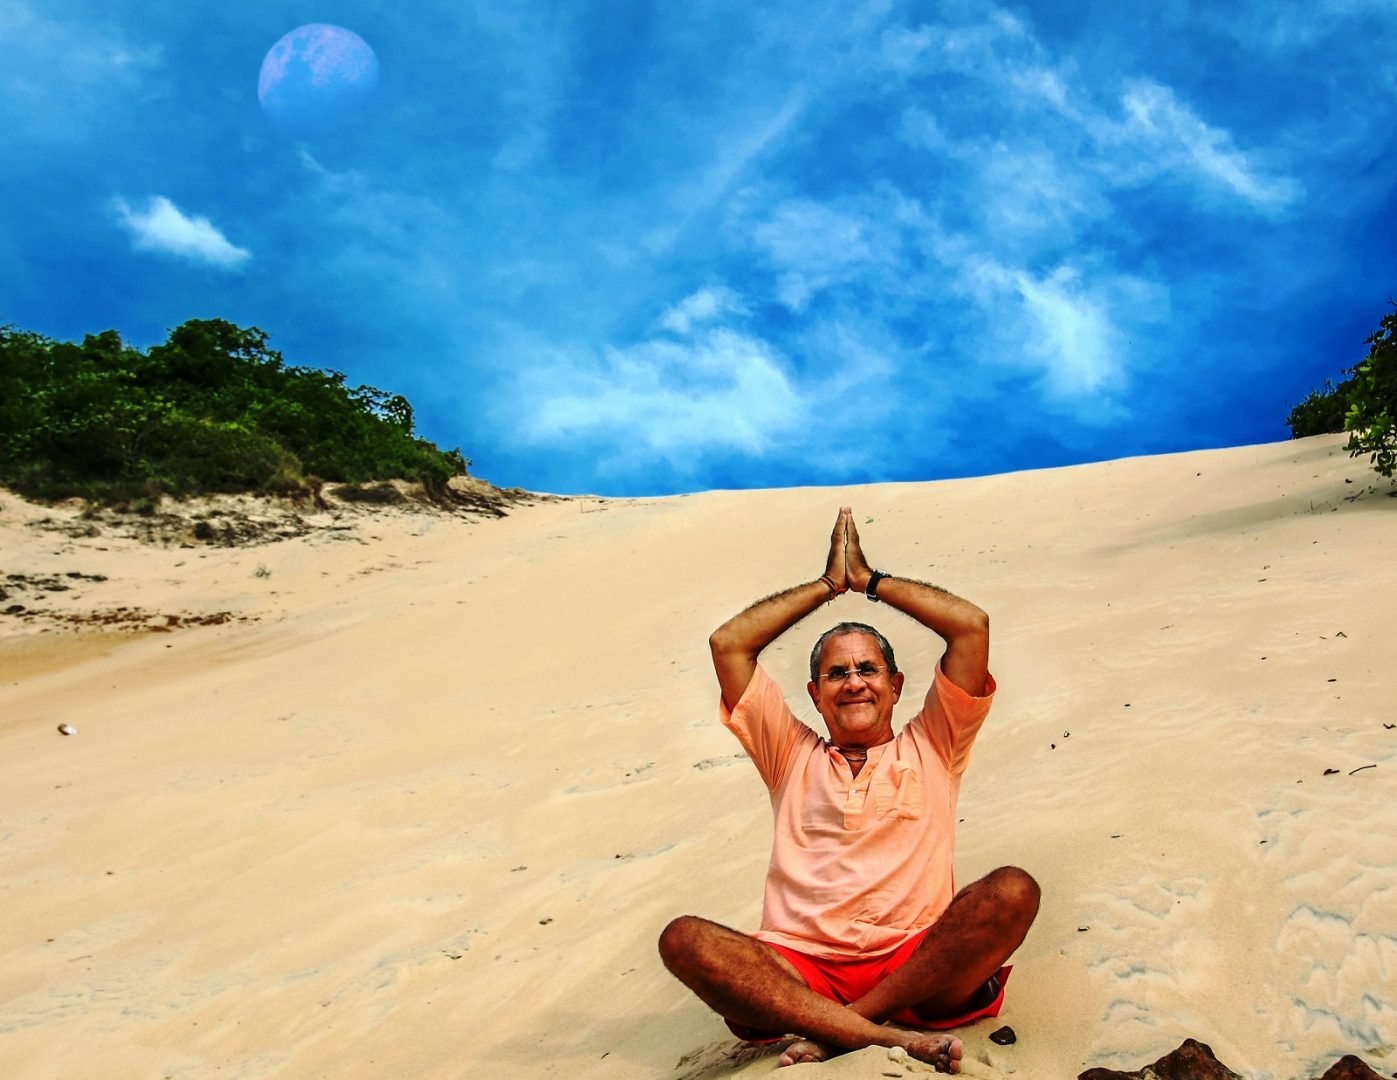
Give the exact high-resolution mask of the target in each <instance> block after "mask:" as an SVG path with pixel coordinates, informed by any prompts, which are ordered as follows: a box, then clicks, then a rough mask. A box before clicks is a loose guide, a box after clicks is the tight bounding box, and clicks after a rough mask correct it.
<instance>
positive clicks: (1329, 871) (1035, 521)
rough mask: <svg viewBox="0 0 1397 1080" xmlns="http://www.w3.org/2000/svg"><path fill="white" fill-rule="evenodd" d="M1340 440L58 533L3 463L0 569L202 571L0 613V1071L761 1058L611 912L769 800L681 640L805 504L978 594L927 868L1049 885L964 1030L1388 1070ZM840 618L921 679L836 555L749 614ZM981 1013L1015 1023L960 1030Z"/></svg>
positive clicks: (231, 1071) (1389, 635)
mask: <svg viewBox="0 0 1397 1080" xmlns="http://www.w3.org/2000/svg"><path fill="white" fill-rule="evenodd" d="M1341 441H1342V440H1341V439H1338V438H1332V437H1326V438H1320V439H1311V440H1305V441H1302V442H1298V443H1287V444H1277V445H1271V446H1261V447H1249V448H1242V449H1235V450H1226V451H1219V452H1200V453H1193V454H1185V455H1177V456H1169V457H1160V458H1149V459H1138V460H1129V461H1119V462H1111V463H1107V464H1101V465H1094V466H1086V467H1081V468H1073V469H1062V470H1054V471H1047V472H1034V473H1021V474H1014V475H1008V476H1001V477H989V478H984V479H976V480H966V481H954V482H942V483H932V484H917V485H878V486H870V487H861V488H841V489H828V490H816V489H805V490H791V491H766V492H744V493H711V494H704V495H695V496H690V497H683V498H671V499H657V500H635V501H626V500H617V501H607V502H601V501H597V500H572V501H567V502H558V503H550V504H542V505H536V506H531V507H523V508H518V509H516V510H515V511H514V512H513V513H512V514H511V515H510V516H509V517H508V518H506V519H504V520H501V521H479V522H468V521H465V520H462V519H460V518H436V517H428V516H423V515H419V514H410V513H405V512H401V511H392V512H389V513H387V514H386V515H384V516H380V517H374V518H361V519H358V520H357V524H355V525H354V527H353V529H349V530H341V531H339V532H319V533H311V534H309V535H306V536H302V537H299V538H295V539H290V540H286V541H283V542H281V543H278V544H274V545H270V546H263V547H257V548H244V549H217V548H215V549H204V548H169V549H162V548H151V547H141V546H139V545H137V544H136V543H135V542H134V541H116V540H112V539H110V538H109V537H105V536H99V537H85V538H84V537H75V538H70V537H65V536H62V535H61V534H56V533H52V532H45V531H41V530H38V529H35V528H32V527H30V526H28V525H27V524H26V522H27V521H29V520H32V519H33V518H34V517H35V516H36V515H37V513H38V512H37V511H35V510H33V509H32V508H27V507H24V506H23V505H22V504H20V503H19V502H18V501H17V500H15V499H14V498H12V497H10V496H8V495H3V494H0V577H3V575H4V574H6V573H13V572H22V573H25V574H29V575H61V574H66V573H69V572H77V573H84V574H88V575H92V576H94V577H95V576H105V578H106V580H105V581H101V582H96V581H91V580H89V579H71V580H74V581H78V582H80V584H81V586H82V587H81V588H73V589H71V590H69V591H68V592H65V593H62V594H54V596H55V597H56V599H54V600H53V603H55V604H58V603H60V602H61V604H66V605H67V606H68V607H67V609H66V610H73V611H77V610H87V611H91V610H109V609H111V608H113V607H117V606H123V605H125V606H137V607H140V608H141V609H142V610H145V611H148V612H151V613H155V614H165V615H168V614H171V613H177V614H181V615H188V614H199V613H205V614H207V613H213V612H227V613H229V615H230V618H229V621H226V622H224V623H222V624H221V625H210V626H193V627H183V626H180V627H176V628H175V629H173V630H172V631H171V632H169V633H145V634H134V635H132V634H122V633H119V632H115V631H110V630H108V631H105V632H102V633H101V634H100V636H98V633H97V632H96V631H90V630H89V631H84V632H83V633H81V634H78V633H75V632H73V631H71V630H63V629H56V630H53V631H51V632H49V633H47V634H39V633H37V630H38V628H39V626H40V625H45V624H41V623H28V624H24V623H20V622H18V621H17V620H16V618H15V617H9V618H0V898H3V900H2V901H0V902H2V903H3V918H0V1074H3V1075H5V1076H7V1077H23V1078H31V1077H32V1078H38V1077H54V1078H58V1077H63V1078H70V1077H203V1076H215V1075H216V1076H219V1077H227V1078H234V1077H248V1078H250V1077H270V1076H276V1077H297V1078H299V1077H335V1078H340V1077H344V1078H356V1077H363V1078H370V1077H373V1078H380V1077H423V1078H426V1077H465V1076H479V1077H497V1076H498V1077H532V1076H553V1075H557V1076H566V1077H569V1078H587V1077H623V1078H624V1077H637V1078H640V1077H643V1078H664V1077H670V1078H674V1080H680V1078H683V1080H700V1078H709V1077H717V1076H723V1075H729V1074H733V1073H738V1074H740V1075H743V1076H748V1075H755V1074H764V1073H766V1072H768V1071H770V1070H771V1069H772V1067H773V1064H774V1063H773V1060H772V1058H771V1057H770V1056H764V1057H757V1058H754V1059H750V1060H744V1055H741V1054H734V1053H733V1050H734V1048H735V1047H736V1046H737V1044H735V1043H734V1042H733V1041H732V1040H730V1039H728V1038H726V1037H725V1036H726V1032H725V1030H724V1029H723V1028H722V1027H721V1025H720V1024H719V1023H718V1021H717V1020H716V1019H715V1018H714V1017H713V1016H712V1015H711V1014H710V1013H708V1012H707V1011H706V1010H705V1009H704V1008H703V1007H702V1006H701V1005H700V1004H699V1003H697V1002H696V1001H695V1000H692V999H691V998H690V997H689V996H688V995H687V994H686V992H684V991H683V990H682V989H681V988H680V987H679V986H678V985H677V984H675V983H674V982H673V981H672V980H671V979H670V978H669V977H668V976H667V975H666V973H665V972H664V971H663V970H662V968H661V967H660V965H659V963H658V960H657V958H656V956H655V951H654V945H653V941H654V938H655V935H656V934H657V933H658V931H659V929H660V928H661V927H662V926H663V925H664V923H665V922H666V921H667V920H668V919H669V918H670V917H672V916H674V915H676V914H680V913H683V912H691V913H695V914H702V915H706V916H708V917H711V918H715V919H719V920H721V921H725V922H729V923H731V924H734V925H738V926H749V925H751V924H753V922H754V921H755V918H756V915H757V910H758V900H759V895H760V884H761V877H762V871H763V867H764V864H765V859H766V845H767V842H768V837H769V831H768V820H767V815H768V811H767V809H766V804H765V799H764V794H763V791H762V789H761V786H760V783H759V781H758V780H757V779H756V777H755V774H754V773H753V771H752V770H751V769H750V767H749V766H748V765H747V764H746V763H745V761H744V760H743V759H741V758H739V757H738V756H737V754H738V748H737V746H736V743H735V742H734V741H733V740H732V739H731V737H730V736H729V735H728V734H727V733H726V732H724V731H723V730H722V729H721V728H719V727H718V725H717V724H716V723H715V720H714V706H715V698H716V689H715V685H714V681H713V678H712V675H711V672H710V670H709V667H708V659H707V649H706V637H707V634H708V632H709V631H710V630H711V629H712V628H713V627H714V626H715V625H716V624H717V623H718V622H720V621H721V620H722V619H723V618H725V617H726V616H727V615H729V614H731V613H732V612H733V611H735V610H737V609H738V608H739V607H741V606H743V605H745V604H746V603H747V602H748V601H750V600H753V599H755V598H756V597H758V596H760V595H763V594H765V593H767V592H770V591H772V590H774V589H776V588H778V587H782V586H785V585H787V584H792V583H794V582H796V581H799V580H802V579H808V578H810V577H813V576H814V575H815V574H818V573H819V571H820V569H821V564H822V559H823V544H824V541H825V538H826V537H827V535H828V530H829V524H830V522H831V521H832V520H833V516H834V512H835V510H836V509H837V507H838V506H839V505H840V503H849V504H851V505H852V506H853V507H854V509H855V512H856V514H857V515H858V521H859V522H860V529H861V531H862V533H863V537H864V541H865V547H866V549H867V550H868V552H869V554H870V556H871V557H872V559H873V561H874V562H875V564H877V565H880V566H883V567H885V568H887V569H890V570H893V571H896V572H902V573H906V574H909V575H913V576H918V577H923V578H927V579H930V580H932V581H935V582H937V583H940V584H943V585H945V586H947V587H949V588H951V589H953V590H955V591H957V592H960V593H962V594H964V595H966V596H968V597H970V598H971V599H973V600H975V601H976V602H978V603H980V604H981V605H982V606H983V607H985V608H986V609H987V610H988V611H989V612H990V613H991V616H992V620H993V634H994V645H993V658H992V667H993V669H994V671H995V674H996V676H997V677H998V679H999V682H1000V686H1001V690H1000V697H999V700H998V703H997V705H996V708H995V711H994V713H993V714H992V716H991V718H990V722H989V724H988V725H987V727H986V729H985V732H984V733H983V735H982V737H981V740H980V743H979V745H978V746H977V749H976V752H975V760H974V762H973V763H972V766H971V771H970V774H969V776H968V778H967V782H966V785H965V790H964V794H963V798H962V803H961V809H962V816H963V818H964V825H963V826H962V827H961V829H962V832H961V840H960V848H959V851H960V856H959V873H960V876H961V877H962V879H968V878H971V877H974V876H978V875H979V874H982V873H984V872H985V871H987V870H989V869H991V868H993V867H995V866H998V865H1002V864H1005V863H1016V864H1019V865H1022V866H1024V867H1026V868H1028V869H1029V870H1030V871H1031V872H1033V873H1034V874H1035V875H1036V876H1037V877H1038V878H1039V879H1040V881H1041V882H1042V883H1043V886H1044V891H1045V906H1044V911H1043V914H1042V916H1041V917H1040V920H1039V922H1038V924H1037V925H1036V926H1035V928H1034V930H1033V932H1032V934H1031V936H1030V937H1029V939H1028V941H1027V942H1026V943H1025V945H1024V947H1023V948H1022V949H1021V950H1020V952H1019V954H1018V956H1017V957H1016V964H1017V967H1016V970H1015V975H1014V979H1013V983H1012V984H1011V988H1010V997H1009V1002H1008V1005H1007V1008H1006V1010H1005V1013H1004V1014H1003V1016H1002V1017H1001V1018H1000V1019H999V1020H998V1021H995V1022H992V1023H991V1022H985V1023H981V1024H980V1025H977V1026H974V1027H972V1028H969V1029H967V1030H966V1031H965V1032H963V1037H964V1038H965V1041H966V1050H967V1058H968V1062H967V1070H966V1071H967V1073H969V1074H971V1075H978V1076H990V1077H995V1076H1007V1075H1011V1074H1017V1075H1019V1076H1024V1077H1034V1078H1045V1080H1056V1078H1062V1077H1071V1076H1075V1075H1076V1073H1077V1071H1078V1070H1080V1069H1081V1068H1082V1067H1084V1066H1086V1065H1096V1064H1107V1065H1129V1066H1130V1067H1136V1066H1138V1065H1139V1064H1142V1063H1143V1062H1146V1061H1149V1060H1153V1059H1154V1058H1155V1057H1158V1056H1159V1055H1160V1054H1162V1053H1163V1052H1165V1051H1167V1050H1169V1049H1171V1048H1172V1047H1174V1046H1175V1045H1177V1044H1178V1043H1179V1041H1180V1040H1181V1039H1183V1038H1184V1037H1185V1036H1188V1035H1193V1036H1196V1037H1198V1038H1201V1039H1203V1040H1204V1041H1206V1042H1209V1043H1211V1044H1212V1045H1213V1047H1214V1049H1215V1050H1216V1051H1217V1053H1218V1056H1219V1058H1220V1059H1221V1060H1223V1061H1224V1062H1227V1063H1228V1064H1229V1065H1231V1066H1232V1067H1233V1068H1235V1069H1238V1070H1239V1071H1241V1072H1243V1073H1245V1074H1246V1075H1248V1076H1252V1077H1256V1078H1271V1077H1273V1078H1275V1080H1287V1078H1291V1077H1302V1076H1310V1075H1314V1074H1317V1073H1318V1072H1319V1071H1321V1070H1322V1067H1323V1066H1325V1065H1327V1064H1328V1063H1329V1062H1330V1061H1332V1060H1333V1059H1334V1058H1335V1057H1337V1056H1338V1055H1339V1054H1341V1053H1344V1052H1350V1051H1352V1052H1357V1053H1359V1054H1360V1055H1363V1056H1364V1057H1366V1058H1367V1060H1368V1061H1369V1062H1370V1063H1372V1064H1374V1065H1375V1066H1378V1067H1379V1068H1381V1069H1382V1071H1384V1072H1391V1071H1392V1070H1393V1069H1397V1047H1395V1046H1394V1044H1397V989H1395V988H1397V874H1394V870H1393V862H1394V856H1397V810H1395V809H1394V807H1397V789H1395V788H1394V779H1395V778H1397V729H1388V728H1385V727H1384V723H1387V724H1394V723H1397V691H1394V689H1393V673H1392V669H1393V658H1394V657H1397V651H1395V647H1394V645H1393V642H1394V640H1397V604H1394V597H1397V499H1393V498H1386V497H1384V496H1383V494H1382V492H1381V490H1375V487H1377V486H1378V485H1377V484H1376V481H1375V478H1374V477H1373V474H1372V473H1370V472H1368V471H1367V469H1366V468H1365V465H1364V463H1363V462H1361V461H1351V460H1350V459H1349V458H1348V457H1347V456H1346V455H1345V454H1344V453H1343V452H1342V450H1341V449H1340V448H1339V446H1340V442H1341ZM1349 479H1351V480H1352V481H1353V482H1352V483H1346V482H1345V481H1346V480H1349ZM1382 490H1385V485H1383V486H1382ZM102 548H105V550H99V549H102ZM4 606H5V604H4V603H0V609H2V608H3V607H4ZM838 617H864V618H872V619H873V620H874V621H876V622H878V623H879V624H880V625H881V626H883V627H884V628H885V629H886V630H887V631H888V633H889V635H890V636H891V637H892V639H893V642H894V644H896V645H897V646H898V647H899V660H900V662H901V664H902V666H903V667H905V668H906V669H908V670H909V672H910V677H909V688H908V689H909V692H908V693H907V694H906V695H904V705H906V703H909V702H916V701H917V700H919V699H920V696H921V693H922V689H923V688H924V687H925V685H926V677H927V673H928V672H929V670H930V667H931V665H932V664H933V663H934V661H935V658H936V656H937V655H938V652H939V650H938V648H937V642H936V640H935V639H934V638H933V637H932V636H931V635H929V634H928V633H927V632H925V631H923V630H921V629H920V628H918V627H916V626H915V625H914V624H911V623H910V622H909V621H907V620H906V619H904V618H903V617H901V616H899V615H897V614H896V613H894V612H890V611H889V610H888V609H886V608H872V607H870V606H869V605H867V603H866V602H865V601H863V600H862V599H860V598H854V597H846V598H843V599H841V600H840V601H839V602H838V603H837V604H836V605H834V607H833V608H832V609H826V610H825V611H822V612H820V613H818V614H817V615H816V616H815V617H814V618H812V620H810V622H809V623H808V624H805V625H802V626H801V627H800V628H798V629H797V630H796V631H794V632H793V633H792V634H791V635H789V637H788V640H787V641H785V642H783V643H778V645H777V646H775V647H773V648H772V649H771V650H769V651H768V654H767V657H766V659H767V662H768V666H769V667H770V668H771V669H772V670H773V672H774V673H776V674H777V676H778V678H780V679H781V680H782V681H783V682H784V683H785V684H786V685H787V686H788V687H789V688H790V689H791V691H792V692H793V694H794V695H799V697H793V704H795V706H796V708H797V712H798V713H799V714H800V715H802V716H806V718H807V719H810V720H812V721H813V719H814V718H813V716H810V715H808V714H809V713H810V709H809V707H808V703H807V704H806V705H805V706H801V705H800V704H799V700H800V698H803V696H804V695H803V692H802V681H803V676H802V675H801V673H800V669H801V665H802V662H803V654H804V652H805V651H806V650H807V649H808V646H809V642H810V640H812V639H813V637H814V635H815V634H816V633H817V632H818V630H819V629H821V628H823V625H824V624H826V623H828V622H832V621H834V620H835V619H836V618H838ZM817 623H818V624H819V625H817ZM913 708H915V705H914V706H913ZM899 715H901V716H904V718H905V711H904V712H901V713H899ZM60 723H69V724H73V725H75V726H76V727H78V728H79V729H80V733H79V734H78V735H77V736H74V737H71V738H65V737H63V736H61V735H59V734H58V733H57V731H56V730H55V729H56V725H58V724H60ZM1069 733H1070V734H1069ZM1367 765H1375V766H1376V768H1362V766H1367ZM1327 769H1336V770H1338V771H1337V772H1336V773H1334V774H1332V775H1325V771H1326V770H1327ZM1354 770H1359V771H1354ZM1004 1022H1007V1023H1010V1024H1012V1025H1013V1026H1014V1028H1015V1029H1016V1030H1017V1032H1018V1035H1019V1042H1018V1043H1017V1044H1016V1045H1014V1046H1011V1047H998V1046H995V1045H993V1044H991V1043H989V1042H988V1041H987V1039H986V1038H985V1036H986V1034H987V1033H988V1031H989V1030H992V1028H993V1027H995V1026H998V1024H1000V1023H1004ZM917 1071H919V1070H917V1069H915V1068H911V1067H907V1068H904V1067H901V1066H896V1065H894V1064H892V1063H890V1062H889V1061H888V1060H887V1058H886V1056H885V1055H882V1054H881V1052H880V1051H872V1050H870V1051H866V1052H864V1053H862V1054H860V1055H854V1056H851V1057H849V1058H846V1059H843V1060H841V1061H836V1062H831V1063H828V1064H826V1065H821V1066H802V1067H800V1069H799V1070H798V1074H799V1075H809V1076H828V1077H841V1076H844V1077H878V1076H882V1075H910V1074H911V1073H913V1072H917Z"/></svg>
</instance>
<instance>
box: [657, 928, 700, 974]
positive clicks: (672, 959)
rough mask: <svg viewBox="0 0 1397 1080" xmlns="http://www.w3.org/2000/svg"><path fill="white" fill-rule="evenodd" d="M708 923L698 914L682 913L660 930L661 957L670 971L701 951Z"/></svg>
mask: <svg viewBox="0 0 1397 1080" xmlns="http://www.w3.org/2000/svg"><path fill="white" fill-rule="evenodd" d="M706 925H707V924H706V923H705V922H704V920H703V919H700V918H699V917H698V916H697V915H681V916H679V918H677V919H672V920H670V923H669V925H668V926H666V927H665V928H664V929H663V930H661V931H660V942H659V944H660V959H661V960H663V961H664V964H665V967H667V968H669V970H670V971H676V968H677V967H682V966H684V965H685V964H686V963H687V962H691V961H692V960H693V959H694V958H695V957H696V956H697V955H698V952H699V943H700V941H701V939H702V935H703V931H704V928H705V926H706Z"/></svg>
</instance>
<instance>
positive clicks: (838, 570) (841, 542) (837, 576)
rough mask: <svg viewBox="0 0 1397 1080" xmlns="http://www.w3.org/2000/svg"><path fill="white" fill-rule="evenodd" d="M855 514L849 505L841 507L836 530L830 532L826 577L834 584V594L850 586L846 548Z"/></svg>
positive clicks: (835, 523) (836, 521)
mask: <svg viewBox="0 0 1397 1080" xmlns="http://www.w3.org/2000/svg"><path fill="white" fill-rule="evenodd" d="M852 521H853V514H852V512H851V511H850V510H849V508H848V507H847V506H841V507H840V508H839V516H838V517H836V518H835V519H834V531H833V532H831V533H830V534H829V558H828V559H826V560H825V577H826V578H828V579H829V581H830V583H831V584H832V585H833V586H834V594H835V595H836V596H838V595H839V594H840V593H843V592H846V591H847V590H848V588H849V581H848V559H847V558H846V556H845V550H846V549H847V547H848V543H849V529H850V527H851V522H852Z"/></svg>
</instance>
